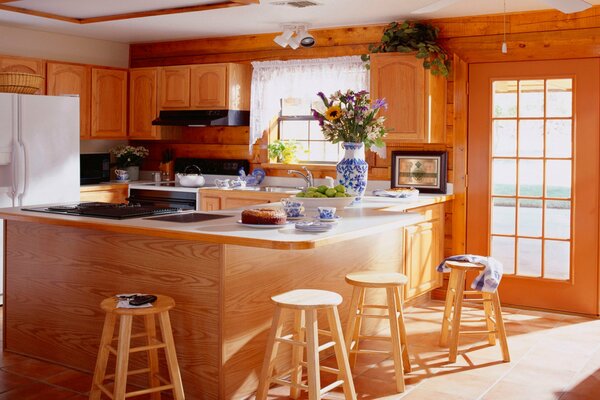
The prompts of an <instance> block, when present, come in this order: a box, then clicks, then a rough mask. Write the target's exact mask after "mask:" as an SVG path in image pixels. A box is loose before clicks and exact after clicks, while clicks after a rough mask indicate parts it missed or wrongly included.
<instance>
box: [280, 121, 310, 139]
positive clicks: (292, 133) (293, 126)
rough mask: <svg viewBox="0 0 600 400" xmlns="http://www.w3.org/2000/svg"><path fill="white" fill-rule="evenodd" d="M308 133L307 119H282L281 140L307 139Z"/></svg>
mask: <svg viewBox="0 0 600 400" xmlns="http://www.w3.org/2000/svg"><path fill="white" fill-rule="evenodd" d="M307 133H308V123H307V122H306V121H281V140H298V139H306V136H307Z"/></svg>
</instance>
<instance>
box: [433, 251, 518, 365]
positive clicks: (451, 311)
mask: <svg viewBox="0 0 600 400" xmlns="http://www.w3.org/2000/svg"><path fill="white" fill-rule="evenodd" d="M446 266H447V267H448V268H450V280H449V281H448V291H447V292H446V307H445V308H444V317H443V319H442V334H441V337H440V346H446V345H447V343H448V333H450V355H449V359H450V362H456V356H457V355H458V338H459V336H460V335H481V334H487V335H488V342H489V344H490V345H492V346H494V345H496V338H497V339H498V341H499V342H500V348H501V349H502V359H503V361H505V362H510V354H509V352H508V342H507V340H506V330H505V329H504V320H503V319H502V308H501V306H500V297H499V296H498V291H495V292H494V293H487V292H480V291H477V290H465V278H466V275H467V272H468V271H477V272H480V271H482V270H483V269H484V266H483V265H481V264H472V263H468V262H457V261H446ZM465 295H475V296H481V298H469V299H468V300H469V301H472V300H475V301H481V302H483V310H484V313H485V323H486V327H487V330H465V331H461V330H460V319H461V314H462V303H463V298H464V296H465Z"/></svg>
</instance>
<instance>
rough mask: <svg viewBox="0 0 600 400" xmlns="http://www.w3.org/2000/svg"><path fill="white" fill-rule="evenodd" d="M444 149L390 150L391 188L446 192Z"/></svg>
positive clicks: (445, 155) (423, 191)
mask: <svg viewBox="0 0 600 400" xmlns="http://www.w3.org/2000/svg"><path fill="white" fill-rule="evenodd" d="M446 157H447V154H446V152H445V151H392V182H391V184H392V188H397V187H414V188H415V189H418V190H419V191H420V192H422V193H446Z"/></svg>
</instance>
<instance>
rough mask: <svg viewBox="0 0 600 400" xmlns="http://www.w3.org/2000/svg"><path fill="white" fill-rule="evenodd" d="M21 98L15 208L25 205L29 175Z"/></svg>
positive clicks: (18, 122) (15, 166) (18, 113)
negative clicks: (23, 134) (22, 132)
mask: <svg viewBox="0 0 600 400" xmlns="http://www.w3.org/2000/svg"><path fill="white" fill-rule="evenodd" d="M20 100H21V98H20V97H19V107H18V108H17V110H18V111H17V135H16V140H17V150H18V152H19V154H18V155H17V157H15V158H16V159H15V163H14V170H13V171H14V174H15V176H14V177H15V181H14V182H15V190H16V193H15V205H14V206H15V207H18V206H22V205H23V195H24V194H25V190H26V189H27V182H26V179H27V174H26V171H25V166H26V165H27V163H26V160H25V156H26V154H25V145H24V144H23V138H22V136H21V127H22V123H21V122H22V115H21V109H22V107H21V101H20Z"/></svg>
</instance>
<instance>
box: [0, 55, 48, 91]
mask: <svg viewBox="0 0 600 400" xmlns="http://www.w3.org/2000/svg"><path fill="white" fill-rule="evenodd" d="M0 72H25V73H28V74H36V75H42V76H43V77H45V76H46V67H45V62H44V60H41V59H39V58H27V57H15V56H2V55H0ZM45 89H46V86H45V85H42V87H41V88H40V90H39V91H37V92H36V93H35V94H44V93H45V92H46V90H45Z"/></svg>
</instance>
